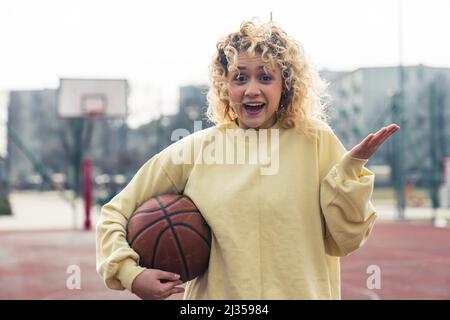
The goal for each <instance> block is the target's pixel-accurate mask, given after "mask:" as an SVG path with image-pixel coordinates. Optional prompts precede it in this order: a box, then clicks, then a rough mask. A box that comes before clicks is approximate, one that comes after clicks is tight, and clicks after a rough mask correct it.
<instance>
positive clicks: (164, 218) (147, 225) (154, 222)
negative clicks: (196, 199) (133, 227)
mask: <svg viewBox="0 0 450 320" xmlns="http://www.w3.org/2000/svg"><path fill="white" fill-rule="evenodd" d="M194 212H198V211H197V210H185V211H176V212H172V213H171V214H170V215H169V216H170V217H171V216H176V215H179V214H183V213H194ZM162 220H167V218H166V216H163V217H161V218H158V219H157V220H155V221H152V222H150V223H148V224H146V225H145V226H143V227H142V228H141V230H139V231H138V232H137V233H136V235H135V236H134V238H133V239H131V241H130V245H131V246H132V245H133V243H134V241H136V239H137V238H138V237H139V236H140V235H141V234H142V233H143V232H144V231H145V230H146V229H147V228H148V227H151V226H152V225H154V224H156V223H158V222H160V221H162Z"/></svg>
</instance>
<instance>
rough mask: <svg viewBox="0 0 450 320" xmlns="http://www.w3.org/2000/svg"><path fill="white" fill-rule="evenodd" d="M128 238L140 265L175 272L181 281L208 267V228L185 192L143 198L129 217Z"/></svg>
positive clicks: (209, 233) (209, 235)
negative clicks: (147, 198) (143, 200)
mask: <svg viewBox="0 0 450 320" xmlns="http://www.w3.org/2000/svg"><path fill="white" fill-rule="evenodd" d="M127 241H128V243H129V244H130V246H131V247H132V248H133V250H134V251H136V252H137V254H138V255H139V257H140V259H139V265H140V266H142V267H145V268H148V269H159V270H164V271H169V272H174V273H176V274H179V275H180V276H181V277H180V279H181V280H183V282H186V281H189V280H192V279H194V278H195V277H198V276H199V275H201V274H203V273H204V272H205V271H206V269H207V268H208V262H209V253H210V247H211V231H210V229H209V226H208V224H207V223H206V221H205V220H204V219H203V216H202V215H201V213H200V211H199V210H198V208H197V207H196V206H195V204H194V203H193V202H192V200H191V199H190V198H189V197H187V196H185V195H179V194H167V195H160V196H157V197H153V198H151V199H149V200H147V201H145V202H144V203H143V204H142V205H141V206H139V207H138V208H137V209H136V210H135V212H134V213H133V214H132V215H131V217H130V219H129V220H128V225H127Z"/></svg>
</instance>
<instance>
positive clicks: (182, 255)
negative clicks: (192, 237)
mask: <svg viewBox="0 0 450 320" xmlns="http://www.w3.org/2000/svg"><path fill="white" fill-rule="evenodd" d="M155 199H156V201H157V202H158V203H159V205H160V206H161V209H162V211H163V214H164V215H165V216H166V219H167V222H168V223H169V227H170V230H171V231H172V234H173V237H174V239H175V242H176V243H177V247H178V248H179V250H180V255H181V259H182V260H183V264H184V267H185V270H186V273H187V275H186V276H187V277H188V278H190V272H189V268H188V265H187V262H186V257H185V256H184V252H183V248H182V247H181V243H180V240H179V239H178V236H177V233H176V232H175V230H174V228H173V225H172V221H171V220H170V215H168V214H167V211H166V208H165V207H164V206H163V205H162V204H161V202H160V201H159V197H156V198H155ZM180 199H181V197H180Z"/></svg>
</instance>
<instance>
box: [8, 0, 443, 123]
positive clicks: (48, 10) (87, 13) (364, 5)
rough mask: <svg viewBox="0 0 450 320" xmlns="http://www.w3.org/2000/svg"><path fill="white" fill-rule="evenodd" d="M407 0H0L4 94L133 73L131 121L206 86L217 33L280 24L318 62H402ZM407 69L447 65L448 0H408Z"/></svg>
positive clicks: (345, 65) (336, 66)
mask: <svg viewBox="0 0 450 320" xmlns="http://www.w3.org/2000/svg"><path fill="white" fill-rule="evenodd" d="M399 2H400V0H308V1H306V0H302V1H299V0H291V1H287V0H274V1H269V0H251V1H250V0H245V1H244V0H228V1H213V0H211V1H206V0H204V1H200V0H195V1H192V0H191V1H188V0H184V1H175V0H163V1H154V0H152V1H150V0H146V1H137V0H124V1H114V0H105V1H100V0H76V1H67V0H54V1H52V0H39V1H38V0H0V45H1V47H0V91H1V90H3V91H4V90H20V89H42V88H57V86H58V81H59V78H68V77H81V78H85V77H95V78H105V77H106V78H116V77H118V78H126V79H128V80H129V84H130V86H131V90H132V94H131V97H130V100H129V107H130V118H129V121H130V124H132V125H133V126H136V125H138V124H140V123H142V122H146V121H148V120H150V119H151V118H154V117H156V116H157V115H158V114H159V112H163V113H166V114H168V113H172V112H174V111H175V110H176V104H177V99H178V86H180V85H186V84H203V83H206V82H207V71H208V64H209V61H210V58H211V56H212V53H213V50H214V48H215V44H216V42H217V40H218V38H219V37H220V36H222V35H224V34H226V33H228V32H230V31H233V30H234V29H235V28H237V27H238V26H239V23H240V22H241V21H242V20H244V19H248V18H251V17H258V18H260V19H261V20H262V21H267V20H268V19H269V12H270V10H272V11H273V18H274V20H275V21H276V22H277V23H278V24H279V25H280V26H281V27H282V28H284V29H285V30H286V31H287V32H288V33H289V34H291V35H292V36H294V37H295V38H296V39H297V40H299V41H300V42H301V43H302V44H303V46H304V48H305V50H306V51H307V52H308V53H309V55H310V56H311V58H312V60H313V61H314V62H315V63H316V64H317V65H318V66H319V67H320V68H328V69H332V70H352V69H356V68H359V67H365V66H387V65H397V64H398V63H399V32H398V30H399V16H400V15H399V10H398V9H399ZM402 7H403V15H402V16H403V23H402V30H403V37H402V39H403V41H402V43H403V55H402V60H403V63H404V64H406V65H411V64H419V63H423V64H426V65H430V66H442V67H450V44H449V41H448V32H449V31H450V19H449V14H450V1H448V0H404V1H403V6H402Z"/></svg>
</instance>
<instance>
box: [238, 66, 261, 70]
mask: <svg viewBox="0 0 450 320" xmlns="http://www.w3.org/2000/svg"><path fill="white" fill-rule="evenodd" d="M237 68H238V69H239V70H247V67H245V66H238V67H237ZM256 69H257V70H264V66H258V67H257V68H256Z"/></svg>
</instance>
